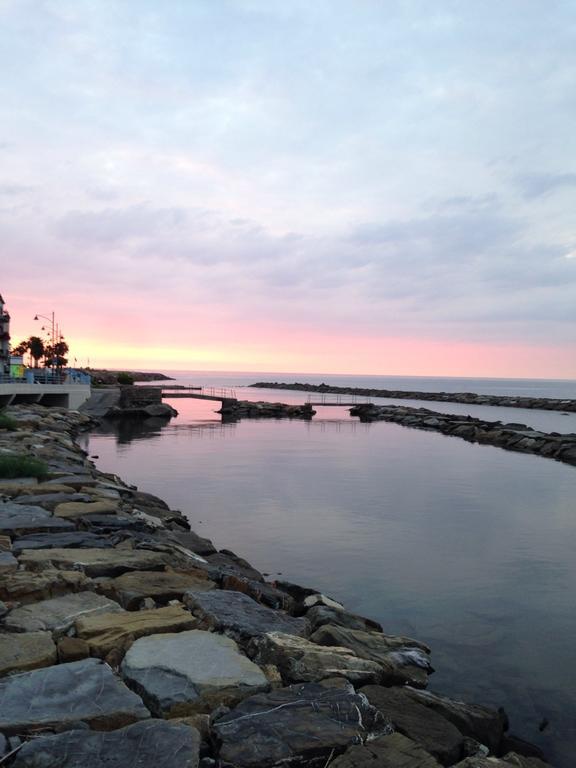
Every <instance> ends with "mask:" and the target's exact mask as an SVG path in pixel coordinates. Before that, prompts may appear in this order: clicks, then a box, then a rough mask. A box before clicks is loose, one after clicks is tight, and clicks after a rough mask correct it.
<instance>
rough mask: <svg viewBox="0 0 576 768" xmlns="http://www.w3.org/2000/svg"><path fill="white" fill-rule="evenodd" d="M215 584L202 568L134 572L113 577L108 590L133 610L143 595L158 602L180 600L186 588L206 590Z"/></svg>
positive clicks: (125, 606)
mask: <svg viewBox="0 0 576 768" xmlns="http://www.w3.org/2000/svg"><path fill="white" fill-rule="evenodd" d="M215 586H216V585H215V584H214V582H213V581H211V580H210V579H209V578H208V577H207V575H206V573H205V572H204V571H200V570H192V571H133V572H132V573H124V574H122V576H118V577H117V578H115V579H114V580H113V581H112V582H111V583H110V585H109V588H110V590H111V592H112V593H113V594H114V595H115V596H116V597H117V599H118V600H119V602H120V603H121V604H122V605H123V606H124V608H126V609H127V610H134V609H135V608H137V607H138V605H139V603H140V602H141V601H142V600H143V599H144V598H146V597H151V598H153V599H154V600H156V601H157V602H159V603H167V602H168V601H169V600H175V599H177V600H180V599H181V598H182V595H183V594H184V593H185V592H187V591H189V590H194V591H195V592H207V591H208V590H210V589H214V587H215Z"/></svg>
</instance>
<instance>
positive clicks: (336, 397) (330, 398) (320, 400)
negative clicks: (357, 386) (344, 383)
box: [306, 392, 371, 405]
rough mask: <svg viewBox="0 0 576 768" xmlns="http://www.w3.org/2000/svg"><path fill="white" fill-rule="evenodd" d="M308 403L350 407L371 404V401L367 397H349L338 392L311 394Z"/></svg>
mask: <svg viewBox="0 0 576 768" xmlns="http://www.w3.org/2000/svg"><path fill="white" fill-rule="evenodd" d="M306 402H307V403H316V404H321V405H340V404H343V405H350V404H359V403H369V402H371V400H370V398H369V397H368V396H367V395H347V394H345V393H337V392H311V393H310V394H309V395H308V398H307V400H306Z"/></svg>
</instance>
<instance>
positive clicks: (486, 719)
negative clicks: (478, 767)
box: [403, 687, 507, 754]
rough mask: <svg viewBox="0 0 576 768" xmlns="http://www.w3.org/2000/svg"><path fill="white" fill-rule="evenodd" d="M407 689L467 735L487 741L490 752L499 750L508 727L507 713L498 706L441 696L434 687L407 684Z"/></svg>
mask: <svg viewBox="0 0 576 768" xmlns="http://www.w3.org/2000/svg"><path fill="white" fill-rule="evenodd" d="M403 691H404V692H405V693H406V694H407V695H408V696H410V697H411V698H412V699H413V700H414V701H416V702H418V703H419V704H423V705H424V706H425V707H429V708H430V709H433V710H434V712H437V713H438V714H439V715H442V717H445V718H446V720H449V721H450V722H451V723H452V724H453V725H455V726H456V728H458V730H459V731H460V733H463V734H464V736H469V737H470V738H472V739H476V740H477V741H479V742H480V743H481V744H485V745H486V746H487V747H488V748H489V749H490V752H493V753H495V754H498V753H499V750H500V742H501V741H502V737H503V735H504V731H505V729H506V725H507V724H506V715H505V714H504V713H503V712H501V711H500V712H499V711H497V710H495V709H489V708H488V707H481V706H478V705H477V704H466V703H465V702H463V701H457V700H455V699H449V698H448V697H447V696H439V695H437V694H435V693H431V692H430V691H416V690H414V689H412V688H408V687H406V688H404V689H403Z"/></svg>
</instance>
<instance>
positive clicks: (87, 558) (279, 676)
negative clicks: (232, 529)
mask: <svg viewBox="0 0 576 768" xmlns="http://www.w3.org/2000/svg"><path fill="white" fill-rule="evenodd" d="M10 413H11V415H12V416H13V417H14V418H15V419H16V420H17V423H18V428H17V430H16V431H12V432H7V431H0V454H1V453H3V452H6V451H10V452H14V451H15V450H17V451H18V452H19V453H22V454H26V455H30V456H35V457H37V458H40V459H42V461H44V462H45V463H46V465H47V467H48V473H47V476H46V477H45V478H43V479H42V480H41V481H39V480H37V479H33V478H23V479H18V480H4V481H0V574H1V579H0V601H1V602H0V762H1V763H2V765H6V766H10V767H11V768H38V767H39V766H42V767H44V768H46V767H48V766H50V767H55V766H58V768H78V767H79V766H82V767H83V768H99V767H100V766H116V767H117V768H120V767H122V768H129V767H130V766H138V767H139V768H197V766H198V765H199V763H201V764H202V768H212V767H213V766H217V765H218V766H221V765H222V766H238V768H268V767H269V766H270V767H271V766H280V765H283V766H284V765H288V766H289V765H294V766H296V765H298V766H314V767H316V766H317V768H325V766H327V765H329V764H332V765H334V766H338V768H352V767H354V768H361V767H362V766H364V765H366V766H382V768H386V766H396V767H400V766H402V767H403V768H434V767H437V766H458V768H510V766H523V767H524V768H542V767H543V766H545V763H544V762H542V761H541V759H540V758H539V756H538V751H537V749H536V748H532V747H530V746H528V745H526V744H525V743H523V742H520V741H519V740H516V739H514V737H511V736H509V735H508V734H507V732H506V730H507V723H506V718H505V716H504V714H503V713H502V712H497V711H493V710H491V709H488V708H485V707H481V706H475V705H469V704H465V703H462V702H460V701H455V700H451V699H448V698H446V697H443V696H439V695H436V694H431V693H428V692H427V691H426V690H425V688H426V685H427V681H428V676H429V675H430V673H431V672H432V671H433V670H432V666H431V662H430V649H429V648H428V647H427V646H426V645H425V644H424V643H420V642H418V641H416V640H413V639H411V638H406V637H397V636H393V635H389V634H386V633H385V632H384V631H383V629H382V627H381V626H380V625H379V624H378V623H377V622H374V621H372V620H370V619H366V618H363V617H362V616H358V615H356V614H353V613H350V612H348V611H346V610H345V609H344V607H343V606H342V605H340V604H339V603H337V602H336V601H334V600H332V599H330V598H327V597H325V596H323V595H320V594H318V593H317V592H316V591H315V590H313V589H307V588H304V587H299V586H297V585H294V584H290V583H287V582H267V581H265V580H264V577H263V576H262V574H260V573H259V572H258V571H257V570H256V569H254V568H253V567H252V566H251V565H250V564H249V563H247V562H246V561H245V560H242V559H241V558H240V557H238V556H237V555H235V554H234V553H232V552H230V551H228V550H221V551H219V552H218V551H217V550H216V548H215V547H214V546H213V544H212V542H210V541H209V540H207V539H205V538H202V537H201V536H198V535H197V534H196V533H194V532H193V531H191V530H190V529H189V525H188V523H187V521H186V519H185V517H184V516H183V515H182V514H181V513H180V512H177V511H174V510H171V509H169V507H168V506H167V505H166V504H165V503H164V502H163V501H162V500H161V499H158V498H156V497H155V496H152V495H150V494H147V493H141V492H139V491H138V490H137V489H136V488H134V487H132V486H129V485H127V484H126V483H124V482H123V481H122V480H120V479H119V478H118V477H116V476H115V475H111V474H105V473H103V472H100V471H98V470H97V469H95V467H94V466H93V464H92V463H91V462H90V461H89V460H88V458H87V455H86V454H85V452H84V451H82V450H81V449H80V447H79V446H78V444H77V443H76V442H75V439H74V438H75V435H76V433H77V432H78V430H80V429H83V428H87V427H89V426H90V419H89V418H87V417H85V416H82V415H80V414H78V413H73V412H65V411H59V410H56V409H51V410H46V409H43V408H41V407H39V406H18V407H16V408H13V409H11V411H10Z"/></svg>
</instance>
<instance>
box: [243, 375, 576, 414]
mask: <svg viewBox="0 0 576 768" xmlns="http://www.w3.org/2000/svg"><path fill="white" fill-rule="evenodd" d="M250 386H251V387H258V388H260V389H295V390H298V391H300V392H318V393H320V394H334V395H360V396H362V397H387V398H391V399H394V400H434V401H437V402H441V403H464V404H465V405H496V406H503V407H506V408H535V409H542V410H545V411H564V412H570V413H576V400H572V399H555V398H548V397H510V396H508V395H477V394H475V393H474V392H408V391H406V390H398V389H367V388H365V387H334V386H332V385H330V386H329V385H327V384H302V383H300V382H294V383H292V384H281V383H278V382H272V381H259V382H257V383H256V384H250Z"/></svg>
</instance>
